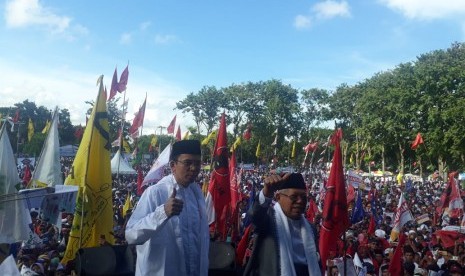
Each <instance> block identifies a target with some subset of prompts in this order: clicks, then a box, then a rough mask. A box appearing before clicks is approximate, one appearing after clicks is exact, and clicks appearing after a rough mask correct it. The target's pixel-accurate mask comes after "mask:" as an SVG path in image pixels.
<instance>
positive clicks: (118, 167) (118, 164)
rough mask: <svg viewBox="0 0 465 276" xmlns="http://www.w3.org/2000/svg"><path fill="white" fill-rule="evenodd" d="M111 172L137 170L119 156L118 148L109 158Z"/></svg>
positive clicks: (127, 172) (120, 172)
mask: <svg viewBox="0 0 465 276" xmlns="http://www.w3.org/2000/svg"><path fill="white" fill-rule="evenodd" d="M111 173H119V174H137V171H136V170H134V169H133V168H132V167H131V166H130V165H129V163H128V161H126V160H125V159H124V158H123V156H121V151H120V150H118V151H117V152H116V154H115V156H113V158H112V159H111Z"/></svg>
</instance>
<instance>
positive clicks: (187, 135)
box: [182, 130, 191, 140]
mask: <svg viewBox="0 0 465 276" xmlns="http://www.w3.org/2000/svg"><path fill="white" fill-rule="evenodd" d="M189 136H191V132H190V131H189V130H188V131H186V132H185V133H184V135H183V136H182V140H187V139H189Z"/></svg>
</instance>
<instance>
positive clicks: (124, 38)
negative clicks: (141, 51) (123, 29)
mask: <svg viewBox="0 0 465 276" xmlns="http://www.w3.org/2000/svg"><path fill="white" fill-rule="evenodd" d="M131 42H132V35H131V33H123V34H122V35H121V38H120V40H119V43H121V44H131Z"/></svg>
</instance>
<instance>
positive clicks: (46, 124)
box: [42, 120, 50, 134]
mask: <svg viewBox="0 0 465 276" xmlns="http://www.w3.org/2000/svg"><path fill="white" fill-rule="evenodd" d="M49 129H50V121H49V120H47V122H46V123H45V126H44V128H43V129H42V134H45V133H47V131H48V130H49Z"/></svg>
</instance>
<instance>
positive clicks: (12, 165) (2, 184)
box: [0, 124, 32, 244]
mask: <svg viewBox="0 0 465 276" xmlns="http://www.w3.org/2000/svg"><path fill="white" fill-rule="evenodd" d="M15 160H16V159H15V157H14V154H13V148H12V147H11V143H10V139H9V138H8V134H7V131H6V124H3V125H2V127H1V128H0V198H2V199H10V200H7V201H1V202H0V244H1V243H15V242H18V241H23V240H27V239H28V238H29V233H30V230H29V224H30V223H32V221H31V215H30V214H29V210H28V209H27V206H26V205H25V201H23V200H20V199H19V196H18V191H19V189H20V187H21V180H20V179H19V176H18V170H17V168H16V162H15Z"/></svg>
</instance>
